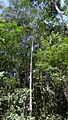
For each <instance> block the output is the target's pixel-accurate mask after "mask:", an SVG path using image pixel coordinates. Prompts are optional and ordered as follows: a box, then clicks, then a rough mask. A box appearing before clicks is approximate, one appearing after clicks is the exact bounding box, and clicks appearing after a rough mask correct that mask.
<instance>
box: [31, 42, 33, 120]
mask: <svg viewBox="0 0 68 120" xmlns="http://www.w3.org/2000/svg"><path fill="white" fill-rule="evenodd" d="M32 52H33V41H32V45H31V60H30V120H31V117H32Z"/></svg>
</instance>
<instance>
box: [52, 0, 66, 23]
mask: <svg viewBox="0 0 68 120" xmlns="http://www.w3.org/2000/svg"><path fill="white" fill-rule="evenodd" d="M51 1H52V3H53V4H54V7H55V9H56V10H57V12H58V14H59V15H60V17H61V19H62V22H64V19H63V13H64V12H62V11H61V10H60V9H59V7H58V6H57V4H56V2H54V1H53V0H51Z"/></svg>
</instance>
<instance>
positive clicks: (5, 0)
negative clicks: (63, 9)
mask: <svg viewBox="0 0 68 120" xmlns="http://www.w3.org/2000/svg"><path fill="white" fill-rule="evenodd" d="M1 1H3V2H4V3H5V5H6V6H7V5H8V0H1ZM61 5H62V6H63V5H64V0H61Z"/></svg>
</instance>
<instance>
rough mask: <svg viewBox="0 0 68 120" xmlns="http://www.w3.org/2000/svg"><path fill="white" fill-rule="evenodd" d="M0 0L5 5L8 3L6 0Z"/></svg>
mask: <svg viewBox="0 0 68 120" xmlns="http://www.w3.org/2000/svg"><path fill="white" fill-rule="evenodd" d="M1 1H2V2H3V3H4V4H5V6H8V5H9V2H8V0H1Z"/></svg>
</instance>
